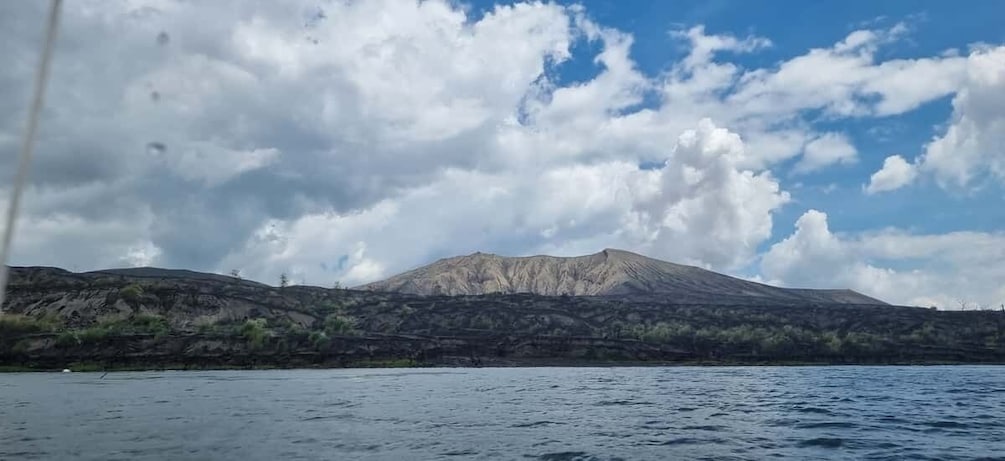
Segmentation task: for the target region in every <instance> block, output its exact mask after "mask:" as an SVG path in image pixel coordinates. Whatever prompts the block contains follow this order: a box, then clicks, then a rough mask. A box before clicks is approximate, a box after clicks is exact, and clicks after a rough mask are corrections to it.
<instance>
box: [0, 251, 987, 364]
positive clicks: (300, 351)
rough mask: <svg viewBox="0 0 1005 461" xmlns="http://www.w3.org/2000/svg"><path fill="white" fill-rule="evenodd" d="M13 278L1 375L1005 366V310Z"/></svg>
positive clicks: (30, 274) (194, 276)
mask: <svg viewBox="0 0 1005 461" xmlns="http://www.w3.org/2000/svg"><path fill="white" fill-rule="evenodd" d="M11 276H12V277H11V285H10V287H9V288H10V289H9V293H8V294H9V296H8V298H7V302H6V303H5V305H4V306H3V307H4V313H3V314H2V315H0V370H4V369H25V368H33V369H61V368H64V367H70V368H73V369H75V370H77V369H81V367H83V368H84V369H86V368H88V367H91V368H94V367H96V368H97V369H110V368H121V367H135V368H157V367H182V368H187V367H196V368H201V367H208V368H213V367H230V366H280V367H299V366H372V365H381V366H387V365H472V364H473V365H478V364H501V365H518V364H566V365H568V364H577V363H596V362H605V363H626V362H631V363H639V362H646V363H671V362H672V363H693V362H705V361H711V362H715V363H765V362H771V363H804V362H815V363H936V362H974V363H976V362H980V363H1005V312H997V311H996V312H978V311H970V312H941V311H935V310H930V309H921V308H911V307H899V306H882V307H877V306H876V305H875V304H849V303H830V304H828V303H802V304H776V303H763V304H757V303H753V302H751V301H750V300H751V299H756V298H751V297H749V296H748V297H745V298H742V299H743V300H744V302H743V303H737V304H732V305H731V304H726V303H724V302H723V300H722V298H720V299H719V300H718V302H717V303H714V304H710V303H682V302H677V301H673V300H671V299H668V298H667V297H661V296H658V295H646V296H635V295H626V296H541V295H535V294H526V293H524V294H486V295H476V296H463V295H458V296H446V295H437V296H426V295H414V294H406V293H391V292H375V291H357V290H343V289H326V288H320V287H306V286H291V287H286V288H275V287H270V286H266V285H263V284H259V283H254V282H248V281H244V280H240V279H236V278H232V277H225V276H219V275H213V274H200V273H196V272H188V271H170V270H160V269H141V270H115V271H101V272H92V273H83V274H80V273H72V272H68V271H64V270H61V269H55V268H38V267H34V268H13V269H12V271H11ZM727 279H728V278H727ZM689 280H690V281H691V282H693V279H689ZM769 288H770V287H769ZM765 289H767V288H765Z"/></svg>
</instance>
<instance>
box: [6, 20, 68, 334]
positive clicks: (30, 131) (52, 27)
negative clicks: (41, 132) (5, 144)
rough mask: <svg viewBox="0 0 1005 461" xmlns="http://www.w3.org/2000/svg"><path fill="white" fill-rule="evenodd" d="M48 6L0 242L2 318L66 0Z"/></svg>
mask: <svg viewBox="0 0 1005 461" xmlns="http://www.w3.org/2000/svg"><path fill="white" fill-rule="evenodd" d="M49 5H50V7H49V24H48V26H47V29H46V33H45V43H44V44H43V45H42V60H41V62H39V64H38V72H37V73H36V74H35V92H34V95H33V96H32V100H31V109H30V110H29V111H28V124H27V126H26V127H25V130H24V140H23V141H22V144H21V157H20V158H21V163H20V164H19V165H18V169H17V176H15V177H14V189H13V190H12V191H11V197H10V203H8V204H7V228H6V229H5V230H4V234H3V241H2V242H0V315H2V314H3V303H4V298H5V297H6V296H5V295H6V293H7V276H8V275H9V271H10V268H9V267H7V258H8V257H10V247H11V242H12V241H13V240H14V228H15V227H16V224H17V215H18V207H19V205H20V204H21V192H22V190H23V189H24V183H25V182H26V181H27V180H28V167H29V166H30V165H31V154H32V150H33V149H32V148H33V147H34V141H35V132H36V131H38V116H39V113H40V112H42V96H43V95H44V94H45V84H46V82H47V81H48V80H49V62H50V61H51V60H52V49H53V46H54V44H55V42H56V30H57V29H58V28H59V12H60V8H61V7H62V5H63V0H52V1H51V2H50V4H49Z"/></svg>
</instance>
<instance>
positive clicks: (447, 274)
mask: <svg viewBox="0 0 1005 461" xmlns="http://www.w3.org/2000/svg"><path fill="white" fill-rule="evenodd" d="M358 288H359V289H364V290H372V291H389V292H399V293H411V294H420V295H481V294H489V293H533V294H538V295H547V296H560V295H569V296H619V297H631V298H645V297H656V298H659V299H660V300H664V301H671V302H680V303H712V304H782V305H784V304H869V305H884V304H886V303H884V302H882V301H879V300H877V299H874V298H870V297H868V296H865V295H863V294H860V293H857V292H854V291H851V290H840V289H838V290H812V289H791V288H778V287H774V286H770V285H764V284H761V283H755V282H750V281H746V280H742V279H738V278H734V277H730V276H727V275H723V274H719V273H716V272H712V271H709V270H705V269H701V268H698V267H694V266H686V265H681V264H674V263H670V262H666V261H660V260H658V259H652V258H648V257H645V256H642V255H639V254H635V253H631V252H628V251H623V250H615V249H606V250H603V251H601V252H599V253H596V254H592V255H586V256H577V257H568V258H563V257H555V256H529V257H504V256H498V255H494V254H486V253H474V254H471V255H467V256H457V257H453V258H446V259H441V260H439V261H436V262H434V263H432V264H430V265H428V266H424V267H420V268H418V269H414V270H411V271H408V272H405V273H403V274H399V275H396V276H394V277H391V278H389V279H386V280H383V281H379V282H373V283H370V284H367V285H363V286H360V287H358Z"/></svg>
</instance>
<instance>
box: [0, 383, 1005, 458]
mask: <svg viewBox="0 0 1005 461" xmlns="http://www.w3.org/2000/svg"><path fill="white" fill-rule="evenodd" d="M32 458H38V459H76V458H81V459H100V460H111V459H124V460H125V459H129V460H135V459H241V460H258V459H262V460H271V459H541V460H573V459H577V460H579V459H581V460H592V459H598V460H603V459H626V460H627V459H675V458H676V459H680V458H687V459H699V458H707V459H768V458H790V459H820V458H827V459H905V458H912V459H949V458H951V459H981V458H985V459H1005V367H997V366H973V367H970V366H952V367H941V366H940V367H735V368H734V367H715V368H702V367H671V368H508V369H507V368H482V369H396V370H293V371H290V370H277V371H213V372H142V373H125V372H123V373H109V374H108V375H107V376H105V377H104V378H101V373H62V374H60V373H24V374H0V459H32Z"/></svg>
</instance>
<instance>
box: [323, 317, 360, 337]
mask: <svg viewBox="0 0 1005 461" xmlns="http://www.w3.org/2000/svg"><path fill="white" fill-rule="evenodd" d="M324 331H325V333H326V334H327V335H328V336H332V335H351V334H354V333H355V332H356V319H354V318H352V317H350V316H347V315H341V314H330V315H328V317H325V329H324Z"/></svg>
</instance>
